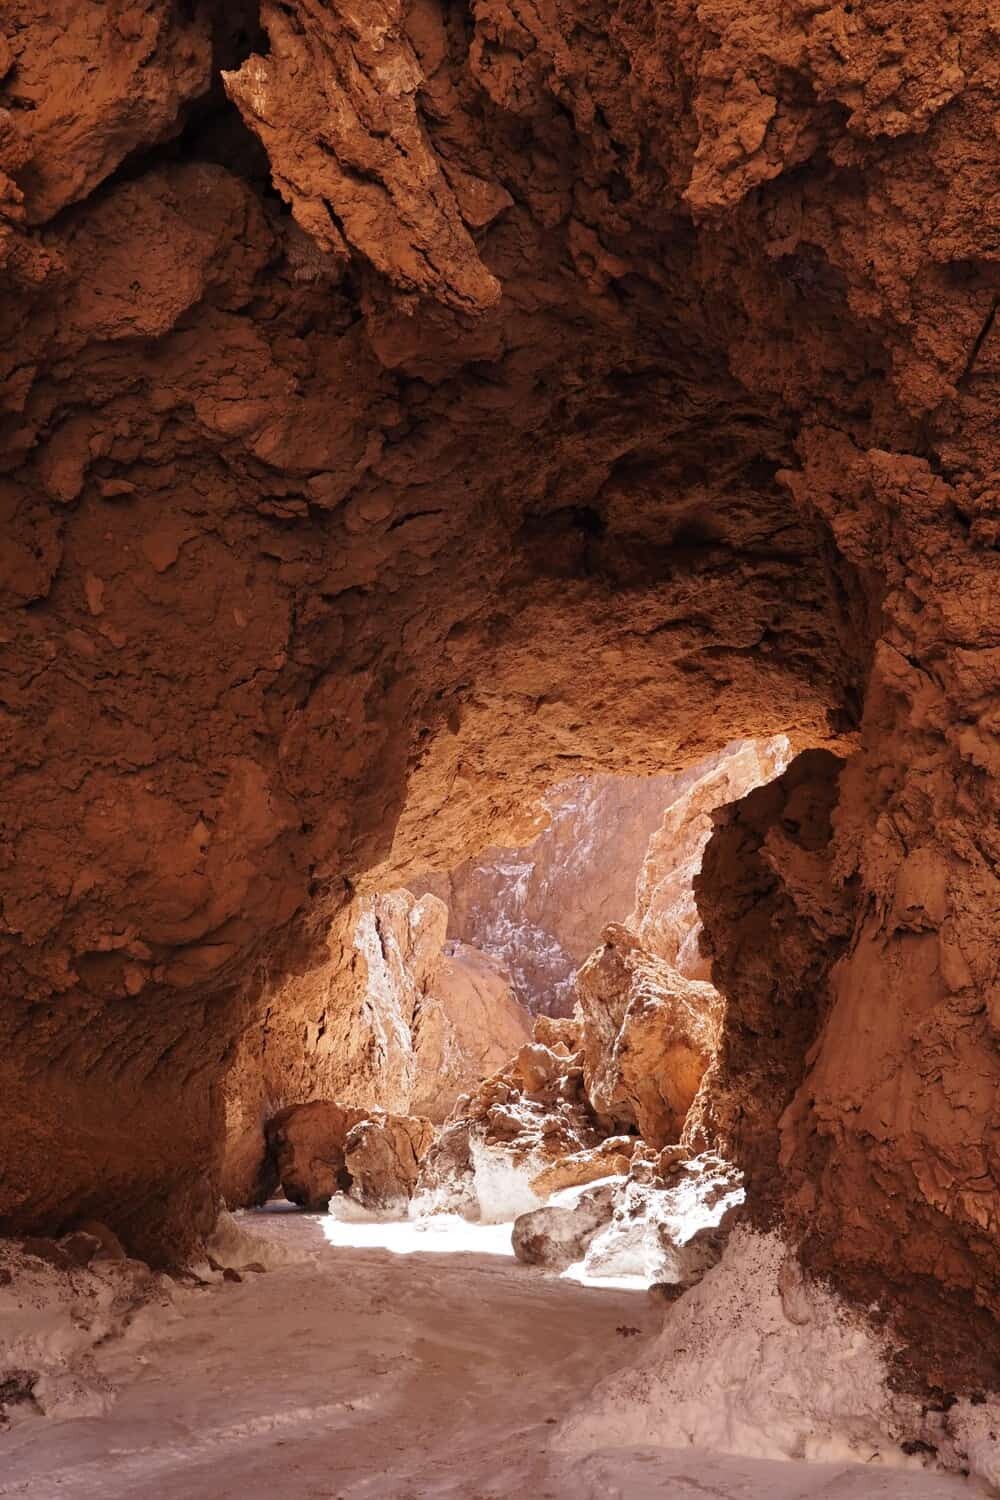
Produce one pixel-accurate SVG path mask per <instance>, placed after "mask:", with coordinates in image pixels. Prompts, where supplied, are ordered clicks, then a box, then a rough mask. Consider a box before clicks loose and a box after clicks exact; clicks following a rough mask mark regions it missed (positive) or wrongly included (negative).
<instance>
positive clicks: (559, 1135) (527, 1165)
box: [415, 1017, 606, 1223]
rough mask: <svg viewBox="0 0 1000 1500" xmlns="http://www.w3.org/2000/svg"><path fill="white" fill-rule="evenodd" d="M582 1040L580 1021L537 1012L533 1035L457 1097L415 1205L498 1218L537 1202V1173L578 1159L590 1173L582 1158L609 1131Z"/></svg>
mask: <svg viewBox="0 0 1000 1500" xmlns="http://www.w3.org/2000/svg"><path fill="white" fill-rule="evenodd" d="M542 1037H546V1038H548V1041H551V1043H552V1045H551V1046H550V1045H548V1041H542V1040H541V1038H542ZM579 1042H580V1028H579V1026H578V1025H577V1024H576V1023H574V1022H572V1021H568V1020H560V1021H551V1020H550V1019H549V1018H548V1017H539V1018H538V1020H536V1022H535V1040H534V1041H532V1042H528V1043H525V1045H524V1046H523V1047H521V1048H520V1050H519V1051H518V1053H517V1054H516V1056H515V1057H514V1058H513V1059H512V1060H511V1061H510V1062H508V1064H507V1066H506V1067H504V1068H501V1069H500V1070H499V1071H498V1072H497V1073H494V1074H493V1076H492V1077H491V1078H488V1079H486V1081H485V1082H484V1083H483V1084H481V1085H480V1087H479V1088H478V1089H477V1090H476V1091H475V1093H473V1094H471V1095H463V1096H462V1097H461V1098H460V1099H459V1100H458V1102H457V1104H456V1106H455V1112H454V1117H453V1118H452V1119H451V1120H450V1121H448V1122H447V1123H446V1125H445V1126H444V1128H443V1130H442V1132H441V1135H440V1137H439V1139H438V1140H437V1141H436V1142H435V1144H434V1146H433V1147H432V1148H431V1150H430V1151H429V1152H428V1154H427V1157H426V1158H425V1161H424V1165H423V1168H422V1170H421V1173H420V1179H419V1182H418V1184H417V1192H416V1204H415V1206H419V1207H420V1209H421V1210H422V1211H431V1212H433V1211H440V1210H448V1211H451V1212H455V1213H461V1214H463V1215H464V1216H465V1217H467V1218H472V1219H482V1220H484V1221H486V1222H494V1223H496V1222H501V1221H502V1220H504V1219H506V1218H513V1217H514V1216H515V1215H516V1214H518V1213H522V1212H526V1211H527V1210H529V1209H532V1208H537V1207H538V1206H539V1205H540V1204H541V1202H542V1200H543V1196H544V1195H545V1194H546V1191H547V1189H546V1188H545V1187H542V1188H541V1189H540V1190H538V1189H536V1186H535V1183H536V1179H538V1180H540V1181H542V1182H544V1181H545V1179H544V1175H543V1174H545V1173H547V1172H550V1171H551V1170H552V1169H553V1168H557V1167H559V1166H560V1165H561V1164H563V1163H565V1162H567V1161H568V1160H572V1161H573V1169H571V1170H576V1171H580V1172H584V1173H585V1171H586V1168H585V1167H584V1165H583V1163H582V1162H580V1161H579V1160H578V1158H580V1157H581V1155H586V1153H588V1152H590V1151H591V1150H593V1148H595V1147H597V1146H599V1145H600V1144H601V1141H602V1139H603V1138H604V1135H605V1134H606V1132H602V1131H601V1129H600V1128H599V1126H598V1124H597V1121H596V1119H595V1117H594V1114H593V1111H592V1110H591V1108H590V1104H589V1101H588V1100H587V1096H586V1092H585V1090H584V1086H583V1060H582V1054H581V1053H580V1051H579ZM572 1043H575V1044H576V1050H573V1049H572V1046H571V1044H572Z"/></svg>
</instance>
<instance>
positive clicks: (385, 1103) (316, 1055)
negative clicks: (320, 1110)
mask: <svg viewBox="0 0 1000 1500" xmlns="http://www.w3.org/2000/svg"><path fill="white" fill-rule="evenodd" d="M446 925H447V912H446V911H445V909H444V907H443V906H442V904H441V902H440V901H438V900H437V898H436V897H434V896H430V895H428V896H424V897H422V898H421V899H420V900H417V899H415V898H414V897H413V896H411V895H410V893H409V892H408V891H392V892H388V893H385V894H382V895H380V896H366V897H361V898H359V899H358V900H357V901H355V902H353V903H352V904H351V905H350V906H349V907H348V908H347V909H346V910H345V912H344V913H343V914H342V916H341V917H340V918H339V919H338V921H336V922H335V923H334V924H333V927H332V928H331V931H330V934H329V938H328V944H327V951H328V955H329V957H328V961H327V962H326V963H325V964H323V965H321V966H319V967H318V968H315V969H311V970H310V971H309V972H308V973H306V974H304V975H302V976H298V977H296V978H295V979H292V980H289V981H287V982H286V983H285V984H284V985H282V986H279V987H278V988H277V989H276V990H275V992H274V993H273V994H271V995H269V997H268V1004H267V1007H266V1009H265V1011H264V1014H263V1016H262V1019H261V1022H260V1025H259V1027H255V1028H253V1029H251V1030H250V1031H248V1032H247V1033H246V1035H245V1036H244V1038H243V1039H242V1042H241V1046H240V1050H239V1052H238V1054H237V1056H236V1059H235V1060H234V1063H233V1066H232V1068H231V1070H230V1073H229V1076H228V1078H227V1082H226V1094H227V1123H228V1131H227V1152H226V1161H225V1168H224V1173H223V1190H224V1192H225V1194H226V1198H227V1201H228V1202H229V1203H230V1205H234V1204H237V1203H241V1202H254V1201H258V1200H259V1198H260V1193H261V1186H260V1184H259V1183H258V1180H257V1178H258V1174H259V1172H260V1171H261V1168H262V1164H263V1161H264V1135H263V1128H264V1122H265V1121H266V1119H267V1118H268V1117H269V1116H271V1115H273V1114H274V1113H275V1112H276V1111H277V1110H279V1109H280V1108H282V1107H284V1106H285V1105H286V1104H291V1103H295V1102H297V1101H301V1100H302V1099H304V1098H310V1097H316V1096H319V1097H322V1098H334V1099H337V1100H339V1101H341V1102H343V1103H344V1104H349V1105H352V1106H356V1107H359V1108H361V1109H374V1108H381V1109H384V1110H389V1111H391V1112H394V1113H395V1114H397V1115H406V1116H411V1115H418V1116H422V1117H426V1118H428V1119H430V1120H433V1121H437V1122H440V1121H441V1120H443V1119H444V1118H445V1117H446V1116H447V1115H448V1114H449V1113H450V1111H451V1109H452V1106H453V1105H454V1103H455V1100H456V1099H457V1097H458V1096H459V1094H460V1093H462V1092H463V1090H468V1089H470V1088H473V1087H475V1085H476V1084H478V1083H479V1082H480V1081H481V1080H482V1079H483V1078H486V1077H488V1076H489V1075H490V1074H491V1073H492V1072H493V1071H494V1070H495V1069H496V1068H497V1067H498V1066H500V1064H501V1063H503V1062H505V1061H506V1060H507V1059H508V1058H509V1057H510V1055H511V1053H512V1052H514V1051H515V1050H516V1049H517V1048H518V1046H520V1044H521V1043H522V1042H523V1041H524V1040H525V1039H526V1038H527V1036H528V1035H529V1034H530V1025H531V1021H530V1017H529V1016H528V1015H527V1013H526V1012H525V1011H524V1010H522V1008H521V1007H520V1006H519V1005H518V1003H517V1002H516V1000H515V999H514V998H513V996H512V994H511V992H510V987H509V985H508V983H507V980H506V977H505V976H504V975H503V974H502V973H500V972H499V971H498V970H497V969H496V967H495V966H494V965H493V964H491V963H490V962H489V960H487V959H486V958H485V957H484V956H483V955H482V954H480V953H478V952H477V951H476V950H475V949H474V948H469V947H467V946H466V945H464V944H452V943H446V942H445V928H446Z"/></svg>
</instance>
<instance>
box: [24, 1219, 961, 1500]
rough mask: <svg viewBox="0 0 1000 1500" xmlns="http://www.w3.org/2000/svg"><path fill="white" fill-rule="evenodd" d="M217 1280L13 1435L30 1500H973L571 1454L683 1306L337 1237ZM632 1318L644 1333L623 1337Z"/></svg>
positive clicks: (869, 1477)
mask: <svg viewBox="0 0 1000 1500" xmlns="http://www.w3.org/2000/svg"><path fill="white" fill-rule="evenodd" d="M261 1224H262V1225H263V1227H264V1228H265V1229H266V1232H267V1233H268V1234H270V1235H275V1236H277V1237H279V1238H281V1239H282V1240H284V1241H296V1242H298V1243H300V1244H303V1245H308V1246H309V1247H310V1248H313V1249H315V1251H316V1259H315V1260H314V1261H313V1262H311V1263H308V1264H303V1265H298V1266H291V1267H288V1268H286V1269H282V1270H276V1271H271V1272H269V1273H268V1274H267V1275H264V1276H253V1277H250V1278H248V1279H247V1280H246V1281H245V1282H244V1283H243V1284H242V1285H226V1286H223V1287H214V1288H211V1289H209V1290H206V1291H204V1292H201V1293H198V1294H196V1295H193V1296H192V1300H191V1304H190V1306H189V1307H188V1308H186V1309H185V1311H184V1313H183V1315H182V1316H181V1317H180V1318H178V1319H176V1320H174V1321H173V1322H171V1323H170V1325H169V1326H168V1327H167V1328H166V1329H165V1331H164V1335H163V1338H162V1339H161V1340H160V1341H159V1342H158V1343H157V1344H155V1345H154V1346H151V1347H150V1348H149V1349H147V1351H146V1353H147V1355H148V1356H149V1357H148V1362H147V1363H146V1364H145V1365H144V1366H142V1367H139V1368H136V1367H135V1365H134V1356H132V1359H133V1367H132V1368H131V1369H129V1370H125V1369H123V1370H122V1371H121V1385H122V1390H121V1394H120V1396H119V1399H118V1401H117V1403H116V1405H115V1407H114V1409H113V1410H112V1412H111V1413H110V1415H109V1416H107V1417H104V1418H102V1419H99V1420H77V1421H73V1422H38V1423H30V1424H27V1425H25V1426H22V1427H19V1428H15V1429H14V1430H13V1431H12V1432H10V1433H8V1434H6V1435H0V1496H3V1497H5V1500H6V1497H15V1496H16V1497H18V1500H140V1497H142V1500H430V1497H434V1500H514V1497H518V1500H522V1497H523V1500H706V1497H710V1500H904V1497H905V1500H971V1494H972V1492H971V1491H970V1490H969V1489H968V1488H967V1487H966V1486H965V1485H964V1484H963V1483H962V1482H961V1481H959V1480H949V1479H939V1478H935V1477H933V1476H930V1475H924V1474H920V1473H918V1474H915V1473H911V1472H905V1473H901V1472H899V1471H892V1470H884V1469H872V1468H863V1469H860V1468H856V1467H846V1468H845V1467H842V1466H833V1465H822V1466H820V1465H814V1466H807V1465H799V1464H775V1463H760V1462H753V1461H750V1460H742V1459H733V1458H725V1457H721V1456H713V1455H708V1454H702V1453H698V1452H696V1451H694V1450H691V1449H688V1450H686V1451H683V1452H670V1451H666V1450H656V1451H651V1450H644V1451H641V1452H636V1451H627V1452H620V1451H610V1452H603V1453H594V1454H588V1455H583V1456H581V1457H575V1456H571V1455H566V1454H556V1453H550V1452H549V1449H548V1439H549V1437H550V1435H551V1433H552V1431H553V1422H552V1421H551V1420H547V1419H556V1420H558V1419H559V1418H561V1417H562V1416H563V1415H565V1414H566V1413H567V1412H568V1411H569V1409H570V1408H571V1407H572V1406H573V1404H574V1403H575V1402H576V1401H578V1400H579V1399H580V1398H581V1396H583V1395H585V1394H586V1392H587V1391H588V1390H589V1389H590V1387H591V1385H592V1384H593V1383H594V1382H595V1381H596V1379H597V1378H598V1377H601V1376H605V1375H607V1374H609V1373H610V1372H612V1371H613V1370H614V1369H615V1368H616V1367H617V1366H619V1365H622V1364H625V1363H628V1362H630V1361H631V1360H632V1359H633V1358H634V1356H635V1352H636V1350H637V1349H638V1348H640V1347H641V1345H642V1343H643V1342H644V1340H645V1339H646V1338H647V1337H649V1336H651V1335H653V1334H655V1333H656V1332H657V1330H658V1327H659V1324H660V1321H661V1319H662V1313H661V1312H660V1311H659V1310H657V1309H656V1308H655V1307H654V1306H653V1305H652V1304H651V1303H650V1302H649V1301H648V1299H647V1298H646V1297H645V1295H644V1294H636V1293H634V1292H625V1291H609V1290H604V1289H601V1290H596V1289H591V1288H585V1287H581V1286H578V1285H576V1284H575V1283H573V1282H568V1281H561V1280H556V1279H552V1278H548V1277H545V1276H542V1275H541V1274H539V1273H536V1272H533V1271H530V1270H528V1269H526V1268H524V1267H521V1266H518V1265H517V1264H516V1263H515V1262H513V1261H512V1260H507V1259H502V1258H499V1257H495V1256H488V1255H479V1254H454V1255H441V1254H419V1255H405V1256H399V1255H394V1254H391V1253H389V1252H388V1251H385V1250H375V1249H344V1248H334V1247H331V1246H330V1245H328V1244H327V1243H326V1242H325V1240H324V1238H323V1235H322V1230H321V1226H320V1221H319V1220H318V1219H316V1218H314V1217H312V1216H305V1215H297V1214H296V1215H289V1214H282V1215H269V1216H265V1217H264V1218H262V1219H261V1220H260V1221H258V1222H255V1223H254V1225H253V1227H254V1228H255V1229H256V1228H258V1227H259V1225H261ZM619 1325H627V1326H633V1327H635V1326H637V1327H639V1328H640V1329H641V1333H640V1334H639V1335H638V1336H634V1337H629V1338H623V1337H622V1336H621V1335H620V1334H619V1333H617V1332H616V1328H617V1327H618V1326H619Z"/></svg>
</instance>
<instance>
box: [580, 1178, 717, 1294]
mask: <svg viewBox="0 0 1000 1500" xmlns="http://www.w3.org/2000/svg"><path fill="white" fill-rule="evenodd" d="M744 1196H745V1195H744V1189H743V1179H742V1176H741V1174H740V1173H739V1171H738V1170H737V1169H736V1168H734V1167H733V1166H732V1165H731V1163H729V1162H726V1161H724V1160H723V1159H722V1158H721V1157H718V1156H715V1155H713V1154H711V1153H703V1154H702V1155H700V1156H695V1157H689V1158H688V1159H686V1160H676V1159H674V1160H672V1161H670V1162H669V1163H668V1164H667V1165H666V1166H665V1167H661V1166H660V1163H659V1161H658V1159H657V1157H656V1156H655V1155H653V1154H650V1155H649V1156H640V1157H639V1159H638V1160H633V1162H632V1166H631V1169H630V1173H629V1176H628V1177H627V1178H625V1179H624V1180H623V1181H622V1182H621V1184H620V1186H619V1187H618V1188H617V1190H616V1191H615V1193H614V1201H613V1205H612V1213H611V1215H610V1216H609V1219H608V1222H607V1224H606V1225H605V1226H604V1227H603V1228H602V1229H601V1230H600V1231H599V1232H598V1233H597V1234H596V1235H595V1236H594V1237H593V1238H592V1239H591V1240H590V1241H589V1242H588V1245H587V1248H586V1253H585V1255H584V1257H583V1266H582V1270H583V1272H584V1274H585V1275H587V1276H602V1277H620V1276H636V1277H639V1278H641V1279H642V1280H643V1281H644V1282H645V1283H646V1284H647V1285H649V1286H651V1285H661V1286H663V1285H669V1286H674V1287H680V1288H685V1287H688V1286H693V1285H694V1284H695V1282H697V1281H699V1280H700V1279H701V1277H702V1276H704V1274H705V1272H706V1271H707V1270H708V1269H709V1268H710V1267H711V1266H714V1265H715V1264H716V1262H717V1261H718V1260H719V1258H720V1256H721V1255H722V1251H723V1248H724V1246H725V1243H726V1240H727V1238H728V1235H729V1233H730V1230H731V1229H732V1227H733V1224H734V1222H735V1221H736V1218H737V1216H738V1212H739V1210H740V1208H741V1206H742V1204H743V1201H744Z"/></svg>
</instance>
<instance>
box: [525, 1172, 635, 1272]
mask: <svg viewBox="0 0 1000 1500" xmlns="http://www.w3.org/2000/svg"><path fill="white" fill-rule="evenodd" d="M564 1196H565V1197H568V1198H569V1199H570V1201H568V1202H564V1203H560V1204H558V1205H556V1204H549V1205H548V1206H547V1207H545V1208H536V1209H534V1210H533V1211H532V1212H530V1213H526V1214H520V1215H519V1216H518V1217H517V1218H516V1219H515V1220H514V1228H513V1230H512V1232H511V1245H512V1246H513V1249H514V1254H515V1256H516V1257H517V1259H518V1260H520V1261H523V1262H524V1263H525V1264H526V1265H531V1266H543V1267H544V1268H545V1269H546V1270H549V1271H564V1270H565V1269H566V1267H567V1266H571V1265H573V1263H574V1262H575V1261H578V1260H581V1259H582V1258H583V1255H584V1252H585V1251H586V1249H587V1246H588V1245H589V1244H590V1242H591V1240H592V1239H593V1238H594V1236H595V1234H597V1232H598V1230H599V1229H602V1228H603V1227H604V1225H605V1224H607V1223H608V1221H609V1219H610V1218H611V1214H612V1211H613V1207H614V1196H615V1190H614V1187H613V1186H611V1185H610V1184H605V1185H602V1186H601V1187H593V1188H587V1189H585V1190H584V1191H583V1192H580V1193H577V1194H572V1195H569V1194H567V1195H564Z"/></svg>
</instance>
